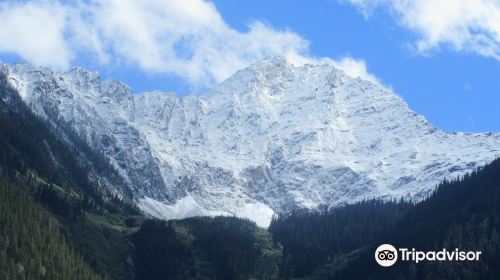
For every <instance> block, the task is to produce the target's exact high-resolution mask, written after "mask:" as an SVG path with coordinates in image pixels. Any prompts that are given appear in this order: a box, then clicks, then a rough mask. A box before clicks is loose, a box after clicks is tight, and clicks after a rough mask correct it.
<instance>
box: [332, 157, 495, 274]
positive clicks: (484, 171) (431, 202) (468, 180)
mask: <svg viewBox="0 0 500 280" xmlns="http://www.w3.org/2000/svg"><path fill="white" fill-rule="evenodd" d="M386 240H388V241H391V242H393V243H394V244H395V245H396V246H399V247H406V248H410V249H411V248H416V249H418V250H422V251H429V250H441V249H443V248H446V249H448V250H454V249H455V248H459V249H460V250H466V251H468V250H473V251H482V256H481V261H479V262H446V263H439V262H422V263H419V264H409V263H398V264H397V265H396V266H394V267H391V268H390V269H385V270H384V269H381V268H380V267H377V266H376V264H374V261H373V256H371V254H372V252H373V248H371V249H370V250H368V252H367V253H366V254H365V255H364V256H363V257H360V258H359V259H358V260H356V261H355V262H353V263H352V264H350V265H349V266H347V267H346V268H345V269H344V271H342V273H339V275H338V279H371V278H377V279H498V275H500V159H498V160H495V161H494V162H493V163H491V164H489V165H487V166H485V167H483V168H481V169H479V170H477V171H475V172H473V173H472V174H469V175H466V176H464V177H463V178H460V179H457V180H454V181H451V182H449V181H446V182H443V183H442V184H441V185H440V186H439V188H437V189H436V191H435V192H434V193H433V194H432V195H431V196H430V197H429V198H427V199H426V200H425V201H423V202H421V203H419V204H417V205H416V206H415V207H414V208H412V209H411V210H410V211H409V212H408V214H407V215H406V216H405V217H404V219H402V220H401V222H400V224H399V225H398V227H397V230H395V231H394V232H393V233H392V234H391V235H390V236H388V238H387V239H386ZM359 267H363V270H360V269H358V268H359Z"/></svg>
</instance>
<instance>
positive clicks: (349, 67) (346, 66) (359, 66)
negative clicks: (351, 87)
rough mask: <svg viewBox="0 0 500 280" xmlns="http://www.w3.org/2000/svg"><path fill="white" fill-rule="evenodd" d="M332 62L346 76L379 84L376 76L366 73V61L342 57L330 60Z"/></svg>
mask: <svg viewBox="0 0 500 280" xmlns="http://www.w3.org/2000/svg"><path fill="white" fill-rule="evenodd" d="M332 64H333V65H334V66H336V67H337V68H339V69H342V70H343V71H344V72H345V73H346V74H347V75H348V76H351V77H354V78H361V79H363V80H367V81H370V82H373V83H376V84H381V82H380V81H379V80H378V79H377V77H375V76H374V75H372V74H370V73H368V70H367V67H366V63H365V62H364V61H363V60H358V59H354V58H352V57H344V58H342V59H340V60H339V61H332Z"/></svg>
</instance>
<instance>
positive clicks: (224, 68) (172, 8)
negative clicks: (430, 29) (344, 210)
mask: <svg viewBox="0 0 500 280" xmlns="http://www.w3.org/2000/svg"><path fill="white" fill-rule="evenodd" d="M0 22H1V23H2V24H0V52H9V53H16V54H18V55H20V56H21V57H23V58H24V59H26V60H28V61H29V62H32V63H35V64H37V65H47V66H51V67H56V68H59V69H61V68H67V67H69V66H70V65H71V64H72V62H74V60H75V58H78V57H79V56H80V55H84V56H88V57H92V58H94V59H96V60H97V61H98V62H99V63H102V64H104V65H106V64H114V65H122V64H126V65H132V66H136V67H139V68H140V69H142V70H143V71H147V72H153V73H168V74H175V75H178V76H180V77H182V78H184V79H186V80H187V81H189V82H190V83H192V84H193V85H210V84H212V83H214V82H218V81H221V80H223V79H225V78H227V77H228V76H229V75H230V74H232V73H234V72H235V71H236V70H238V69H241V68H243V67H245V66H247V65H248V64H250V63H253V62H255V61H256V60H258V59H262V58H264V57H267V56H271V55H284V56H286V57H287V58H288V59H289V60H290V61H292V62H293V63H295V64H304V63H306V62H318V61H325V60H328V61H332V60H329V59H326V58H323V59H320V58H315V57H313V56H311V55H310V54H309V42H308V41H307V40H306V39H304V38H302V37H301V36H299V35H298V34H296V33H294V32H292V31H289V30H277V29H275V28H273V27H271V26H269V25H266V24H264V23H262V22H260V21H255V22H253V23H252V24H250V25H249V26H248V30H247V31H245V32H241V31H238V30H235V29H233V28H231V27H230V26H229V25H228V24H227V23H226V22H225V21H224V20H223V18H222V16H221V15H220V13H219V12H218V11H217V8H216V7H215V5H214V4H213V3H211V2H207V1H203V0H183V1H177V0H147V1H146V0H143V1H139V0H99V1H97V0H87V1H62V0H33V1H18V2H15V1H11V2H8V3H3V4H0ZM333 64H335V65H337V66H338V67H340V68H344V70H345V71H346V72H347V73H348V74H352V75H355V76H360V77H365V78H368V79H371V80H372V81H376V79H375V78H374V77H373V76H372V75H370V74H368V73H367V71H366V66H365V63H364V62H363V61H357V60H354V59H352V58H346V59H342V60H340V61H338V62H335V61H333Z"/></svg>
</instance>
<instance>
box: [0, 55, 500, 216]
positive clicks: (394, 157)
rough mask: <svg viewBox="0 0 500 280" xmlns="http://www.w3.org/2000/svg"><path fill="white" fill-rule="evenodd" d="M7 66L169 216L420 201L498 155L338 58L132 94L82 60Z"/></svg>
mask: <svg viewBox="0 0 500 280" xmlns="http://www.w3.org/2000/svg"><path fill="white" fill-rule="evenodd" d="M8 68H12V69H13V70H12V71H9V73H8V74H7V75H8V76H9V78H8V79H7V80H8V81H9V82H10V83H11V84H13V85H17V86H15V87H14V88H17V89H19V94H20V95H21V97H22V99H23V101H24V102H26V103H27V104H28V105H29V106H28V107H29V108H30V109H32V110H33V112H35V113H36V114H37V115H38V116H40V117H41V118H42V119H45V120H47V121H49V122H51V123H52V124H54V125H59V128H60V131H65V130H67V129H68V127H67V126H70V129H71V131H75V132H77V133H78V135H79V136H80V137H81V139H83V140H84V141H86V142H87V143H88V144H89V145H90V146H92V147H93V148H94V149H96V150H97V151H98V152H99V153H102V154H103V155H104V156H105V157H106V158H107V159H108V160H109V161H110V163H111V164H112V165H113V166H114V167H115V168H116V169H117V170H118V172H119V174H120V175H121V176H122V177H123V179H124V182H125V184H126V188H127V189H128V190H129V191H130V193H132V194H133V196H134V198H135V200H136V201H137V203H138V204H139V206H140V207H141V208H142V209H144V210H145V211H147V212H148V213H150V214H152V215H155V216H158V217H162V218H182V217H187V216H193V215H221V214H222V215H228V214H230V215H237V216H241V217H247V218H250V219H253V220H255V221H257V222H259V224H260V225H266V223H268V222H269V221H270V219H271V217H272V215H273V214H274V213H286V212H287V211H290V210H292V209H296V208H318V207H324V206H326V207H331V206H335V205H340V204H345V203H352V202H355V201H359V200H361V199H364V198H373V197H381V198H394V197H402V196H404V197H409V198H414V199H417V200H418V199H421V198H423V197H425V195H427V194H429V193H430V192H431V191H432V190H433V189H434V187H435V186H436V184H437V183H439V182H440V181H441V180H443V179H445V178H455V177H456V176H458V175H463V174H465V173H467V172H470V171H472V170H474V169H475V168H476V167H477V166H481V165H483V164H486V163H488V162H489V161H491V160H493V159H495V158H496V157H498V156H500V145H499V144H498V143H500V134H463V133H457V134H452V133H445V132H443V131H441V130H438V129H436V128H434V127H432V126H431V125H430V124H429V123H428V122H427V121H426V120H425V118H424V117H422V116H420V115H418V114H416V113H415V112H413V111H411V110H410V109H409V108H408V106H407V105H406V103H405V102H404V101H403V100H402V99H401V98H399V97H398V96H397V95H396V94H394V93H392V92H391V91H389V90H387V89H384V88H383V87H381V86H379V85H375V84H372V83H369V82H365V81H362V80H359V79H351V78H348V77H347V76H346V75H344V74H343V73H342V72H341V71H338V70H336V69H335V68H334V67H332V66H329V65H319V66H311V65H309V66H308V65H306V66H302V67H295V66H293V65H292V64H291V63H289V62H288V61H286V59H284V58H283V57H271V58H267V59H264V60H262V61H259V62H257V63H255V64H253V65H251V66H249V67H247V68H246V69H243V70H240V71H239V72H237V73H235V74H234V75H232V76H231V77H230V78H229V79H227V80H226V81H224V82H222V83H221V84H219V85H218V86H217V87H215V88H214V89H213V90H211V91H210V92H209V93H207V94H203V95H201V96H196V97H194V96H191V97H185V98H182V99H179V98H177V97H176V96H174V95H172V94H170V95H165V94H161V93H143V94H132V92H131V91H130V88H128V87H127V86H126V85H124V84H122V83H120V82H118V81H113V80H107V81H100V80H99V77H98V76H97V75H96V74H95V73H92V72H89V71H86V70H84V69H76V70H74V71H73V72H72V73H73V74H67V73H66V74H64V73H63V74H59V73H53V72H46V73H45V74H43V75H41V74H36V71H32V72H33V73H32V74H26V73H28V72H29V71H27V72H23V71H18V70H16V69H15V68H16V66H9V67H8ZM30 73H31V72H30ZM60 77H62V78H64V81H61V82H59V80H58V79H59V78H60ZM54 83H55V84H54ZM63 138H64V137H63Z"/></svg>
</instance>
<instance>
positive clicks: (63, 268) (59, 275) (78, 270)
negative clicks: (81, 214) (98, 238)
mask: <svg viewBox="0 0 500 280" xmlns="http://www.w3.org/2000/svg"><path fill="white" fill-rule="evenodd" d="M0 279H101V277H100V276H99V275H98V274H96V273H95V272H94V271H93V270H92V269H91V268H90V267H89V265H88V264H87V263H86V262H85V261H84V260H83V259H82V257H81V256H80V255H79V254H78V253H77V252H75V250H74V249H73V248H72V247H71V245H70V244H68V243H67V241H66V239H65V238H64V236H63V235H62V234H61V231H60V227H59V225H58V222H57V221H56V220H55V219H53V218H52V217H51V215H50V214H49V213H48V212H47V211H46V210H44V209H43V208H41V207H40V206H38V205H36V203H35V202H34V201H33V199H32V198H31V196H30V195H29V194H28V193H27V192H26V191H24V190H23V189H22V188H21V187H19V186H17V185H16V184H14V183H12V182H10V181H8V180H6V179H5V178H2V179H0Z"/></svg>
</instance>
